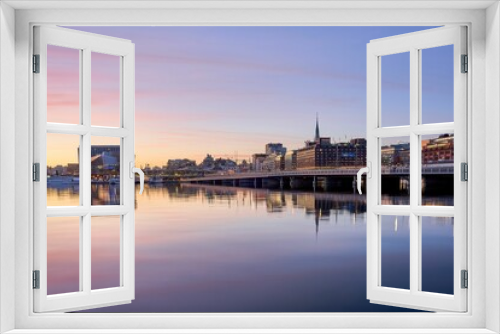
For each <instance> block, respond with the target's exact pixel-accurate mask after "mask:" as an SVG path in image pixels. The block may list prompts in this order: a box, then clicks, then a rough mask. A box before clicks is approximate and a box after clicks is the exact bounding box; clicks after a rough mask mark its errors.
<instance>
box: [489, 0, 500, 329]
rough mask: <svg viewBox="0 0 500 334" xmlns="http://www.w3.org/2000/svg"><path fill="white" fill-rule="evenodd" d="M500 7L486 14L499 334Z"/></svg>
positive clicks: (493, 319) (492, 293)
mask: <svg viewBox="0 0 500 334" xmlns="http://www.w3.org/2000/svg"><path fill="white" fill-rule="evenodd" d="M499 10H500V7H499V4H498V3H496V4H494V5H492V6H490V7H489V8H488V9H487V11H486V69H487V72H486V73H487V76H486V120H487V122H486V138H488V142H487V143H486V165H485V169H486V170H485V174H486V175H487V176H488V182H487V183H486V188H485V189H486V194H488V195H487V196H486V208H485V210H486V217H487V219H488V221H489V222H491V223H490V224H486V254H496V255H497V256H496V261H495V262H494V263H492V261H488V262H487V263H486V275H485V276H486V291H487V293H486V305H488V307H486V328H488V329H491V330H493V331H495V332H496V333H498V332H500V322H499V314H500V305H499V300H500V256H499V255H500V245H499V244H498V237H499V235H500V227H499V220H500V208H499V205H498V203H499V202H500V196H499V194H500V191H499V189H500V175H499V172H498V168H499V166H500V159H499V158H500V135H499V129H500V116H499V108H500V95H499V93H498V92H499V90H500V64H499V57H500V12H499Z"/></svg>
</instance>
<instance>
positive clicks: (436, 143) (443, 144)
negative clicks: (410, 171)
mask: <svg viewBox="0 0 500 334" xmlns="http://www.w3.org/2000/svg"><path fill="white" fill-rule="evenodd" d="M453 152H454V136H453V134H444V135H441V136H439V137H438V138H434V139H428V140H422V163H423V164H424V165H425V164H436V163H453V161H454V153H453Z"/></svg>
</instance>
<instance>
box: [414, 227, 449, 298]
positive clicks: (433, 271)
mask: <svg viewBox="0 0 500 334" xmlns="http://www.w3.org/2000/svg"><path fill="white" fill-rule="evenodd" d="M421 224H422V291H427V292H437V293H446V294H451V295H452V294H453V218H451V217H422V218H421Z"/></svg>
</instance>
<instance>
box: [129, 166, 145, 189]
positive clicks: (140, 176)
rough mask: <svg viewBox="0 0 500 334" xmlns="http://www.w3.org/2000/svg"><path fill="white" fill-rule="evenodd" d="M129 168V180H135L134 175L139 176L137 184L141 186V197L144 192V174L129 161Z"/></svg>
mask: <svg viewBox="0 0 500 334" xmlns="http://www.w3.org/2000/svg"><path fill="white" fill-rule="evenodd" d="M129 167H130V178H132V179H134V180H135V173H137V174H139V183H140V185H141V189H140V190H139V195H142V192H143V191H144V172H143V171H142V169H140V168H137V167H134V162H133V161H131V162H130V164H129Z"/></svg>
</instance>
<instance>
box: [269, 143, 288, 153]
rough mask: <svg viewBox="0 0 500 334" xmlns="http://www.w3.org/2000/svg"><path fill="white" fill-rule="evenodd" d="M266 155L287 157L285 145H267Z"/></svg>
mask: <svg viewBox="0 0 500 334" xmlns="http://www.w3.org/2000/svg"><path fill="white" fill-rule="evenodd" d="M266 154H267V155H271V154H276V155H285V154H286V147H283V144H281V143H268V144H266Z"/></svg>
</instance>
